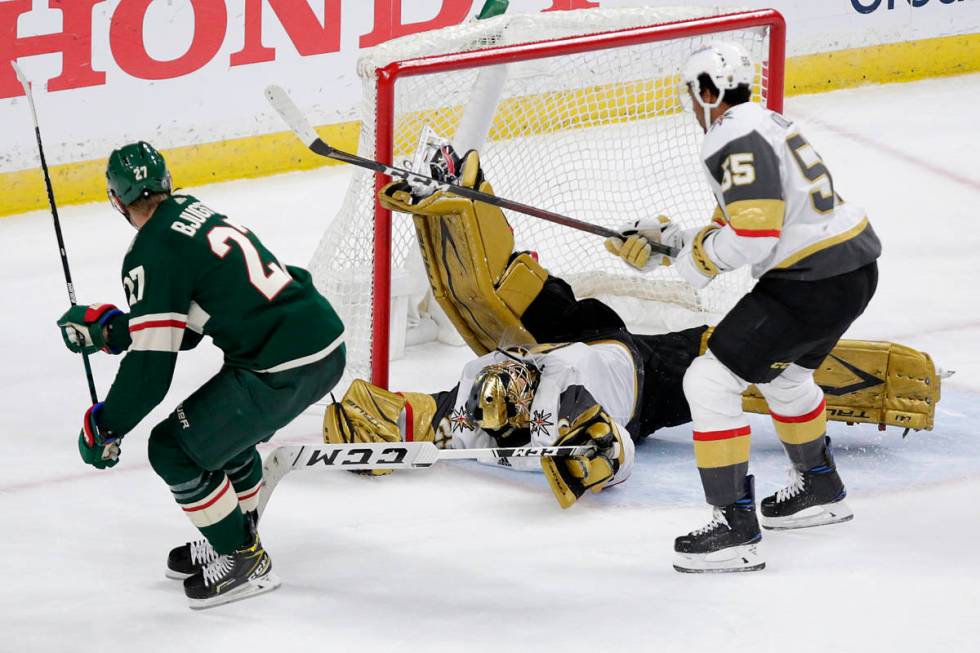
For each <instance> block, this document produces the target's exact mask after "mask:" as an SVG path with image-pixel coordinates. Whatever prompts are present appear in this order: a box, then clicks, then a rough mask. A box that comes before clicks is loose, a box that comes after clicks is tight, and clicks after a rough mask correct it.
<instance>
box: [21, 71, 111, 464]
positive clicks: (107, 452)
mask: <svg viewBox="0 0 980 653" xmlns="http://www.w3.org/2000/svg"><path fill="white" fill-rule="evenodd" d="M10 65H11V66H13V68H14V74H16V75H17V80H18V81H19V82H20V85H21V86H23V87H24V95H26V96H27V103H28V105H29V106H30V108H31V117H32V118H33V119H34V136H35V138H36V139H37V151H38V153H39V154H40V155H41V170H42V171H43V172H44V185H45V186H46V187H47V191H48V204H49V205H50V206H51V220H52V221H53V222H54V235H55V237H56V238H57V239H58V251H59V253H60V254H61V267H62V269H63V270H64V271H65V285H67V286H68V301H69V302H71V305H72V306H74V305H76V304H77V303H78V301H77V300H76V299H75V284H74V283H72V280H71V270H70V269H69V267H68V252H67V251H66V250H65V239H64V236H62V234H61V219H60V218H59V217H58V205H57V204H55V201H54V186H52V185H51V175H50V173H49V172H48V162H47V159H45V157H44V144H43V143H42V142H41V126H40V123H39V122H38V120H37V109H36V108H35V107H34V94H33V93H32V92H31V83H30V82H29V81H28V80H27V76H26V75H24V71H22V70H21V69H20V66H18V65H17V62H16V61H11V62H10ZM79 339H81V338H80V336H79ZM82 364H83V365H84V366H85V380H86V381H87V382H88V394H89V397H90V398H91V399H92V405H95V404H97V403H99V395H98V392H96V390H95V378H94V377H93V376H92V364H91V363H90V362H89V360H88V354H87V353H85V351H82ZM102 457H103V458H106V459H109V458H118V457H119V445H118V444H116V443H115V442H112V443H109V444H107V445H106V446H105V449H104V451H103V454H102Z"/></svg>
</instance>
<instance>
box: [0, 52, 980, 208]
mask: <svg viewBox="0 0 980 653" xmlns="http://www.w3.org/2000/svg"><path fill="white" fill-rule="evenodd" d="M977 71H980V34H967V35H963V36H950V37H943V38H935V39H925V40H921V41H911V42H907V43H894V44H886V45H879V46H869V47H865V48H854V49H850V50H839V51H835V52H825V53H818V54H811V55H803V56H798V57H791V58H789V59H788V60H787V62H786V95H788V96H789V95H801V94H805V93H822V92H826V91H832V90H837V89H842V88H852V87H855V86H861V85H864V84H880V83H890V82H905V81H913V80H917V79H924V78H927V77H940V76H947V75H959V74H964V73H971V72H977ZM647 84H649V86H647V88H637V89H634V90H633V91H634V92H633V93H630V95H632V99H633V100H634V101H635V100H636V99H637V98H639V99H641V100H642V102H643V104H644V105H652V106H656V105H659V108H660V110H661V111H663V109H664V107H663V104H662V103H663V101H664V99H665V95H666V93H665V91H666V90H667V89H668V88H670V87H669V86H668V85H665V84H664V83H663V82H662V81H661V82H648V83H647ZM564 95H565V96H567V97H570V98H572V99H573V100H574V99H575V98H578V99H579V100H580V101H584V100H585V98H586V97H590V98H592V99H593V100H594V99H595V97H596V96H597V94H596V93H595V92H592V93H577V92H571V93H566V94H564ZM599 95H601V93H600V94H599ZM622 100H623V98H622V97H616V98H612V101H611V103H610V104H609V105H605V106H600V107H598V109H597V108H596V107H590V106H586V105H583V106H581V107H578V109H577V110H572V112H571V113H572V114H573V115H576V116H577V117H578V118H580V119H582V121H585V122H590V121H591V120H590V118H591V117H594V116H595V114H596V113H597V112H598V113H601V114H606V118H607V120H609V119H611V121H612V122H625V121H628V120H633V119H637V118H641V117H646V116H645V115H644V114H645V113H646V112H645V111H643V110H641V111H639V112H638V113H637V112H636V110H635V108H634V109H632V110H630V109H627V108H625V106H624V105H623V104H622ZM541 101H542V98H541V97H531V98H528V99H527V101H526V102H521V101H517V100H511V101H510V104H509V105H508V106H506V107H502V108H503V109H506V110H505V111H502V112H501V116H499V117H498V119H497V120H496V121H495V124H494V127H493V132H492V133H491V136H490V137H491V138H500V137H503V138H507V137H513V136H515V135H518V134H520V135H524V134H526V133H527V128H526V122H527V121H526V120H525V119H523V118H522V116H527V115H528V111H529V110H530V111H532V112H533V107H534V105H536V104H537V103H540V102H541ZM573 104H574V102H573ZM522 105H523V106H522ZM609 114H612V115H609ZM567 115H568V114H567V113H566V118H567ZM417 122H418V121H417V120H410V121H407V122H406V124H405V127H409V126H410V125H411V124H412V123H417ZM435 122H439V120H438V117H436V120H435ZM510 123H513V124H510ZM579 124H581V123H579ZM416 126H417V125H416ZM575 126H576V125H575V124H569V123H568V122H565V123H564V124H563V125H560V126H558V127H557V128H556V127H555V126H551V127H544V126H542V127H539V128H538V130H539V131H541V133H544V132H545V131H556V130H560V129H569V128H575ZM317 131H318V132H319V133H320V135H321V136H323V137H324V140H326V141H327V142H329V143H330V144H331V145H333V146H334V147H337V148H338V149H342V150H346V151H355V150H356V148H357V138H358V132H359V123H358V122H356V121H353V122H346V123H339V124H334V125H326V126H323V127H319V128H318V130H317ZM399 131H400V132H405V129H400V130H399ZM409 131H412V132H413V133H412V135H411V136H410V137H408V136H405V137H404V138H403V137H402V136H399V135H396V145H397V146H396V150H399V151H401V150H403V149H406V148H407V149H411V148H410V147H409V141H411V145H414V139H415V138H416V136H415V135H414V134H415V130H409ZM447 131H448V130H447ZM405 133H407V132H405ZM406 151H407V150H406ZM106 154H108V153H106ZM164 155H165V156H166V158H167V163H168V165H169V166H170V168H171V170H172V171H173V175H174V180H175V182H176V183H177V184H179V185H180V186H198V185H201V184H207V183H212V182H218V181H227V180H230V179H242V178H249V177H262V176H266V175H272V174H277V173H281V172H288V171H292V170H307V169H310V168H316V167H320V166H324V165H330V164H332V163H333V162H332V161H330V160H329V159H325V158H322V157H319V156H317V155H314V154H312V153H311V152H309V151H308V150H307V149H306V148H304V147H303V146H302V145H301V144H300V143H299V141H298V140H296V138H295V136H293V135H292V133H289V132H279V133H275V134H266V135H261V136H250V137H245V138H236V139H230V140H226V141H218V142H214V143H202V144H200V145H191V146H185V147H178V148H173V149H167V150H164ZM105 162H106V160H105V159H96V160H91V161H81V162H78V163H68V164H63V165H56V166H52V167H51V178H52V183H53V185H54V189H55V198H56V200H57V202H58V205H59V206H64V205H69V204H83V203H86V202H93V201H101V200H104V199H105V179H104V175H105ZM0 202H2V203H0V217H2V216H5V215H13V214H17V213H23V212H25V211H31V210H36V209H43V208H46V207H47V205H48V202H47V194H46V192H45V189H44V180H43V177H42V175H41V171H40V169H39V168H31V169H28V170H18V171H14V172H6V173H0Z"/></svg>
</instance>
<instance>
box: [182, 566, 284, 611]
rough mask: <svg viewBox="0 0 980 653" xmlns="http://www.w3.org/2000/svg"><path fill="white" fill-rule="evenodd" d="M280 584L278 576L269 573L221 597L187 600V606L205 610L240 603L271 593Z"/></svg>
mask: <svg viewBox="0 0 980 653" xmlns="http://www.w3.org/2000/svg"><path fill="white" fill-rule="evenodd" d="M281 584H282V580H280V579H279V577H278V576H276V575H275V574H274V573H272V572H271V571H270V572H269V573H268V574H266V575H265V576H263V577H262V578H257V579H255V580H253V581H250V582H249V583H247V584H245V585H242V586H241V587H237V588H235V589H233V590H232V591H230V592H228V593H227V594H222V595H221V596H215V597H213V598H210V599H192V598H188V599H187V605H188V606H190V608H191V609H192V610H205V609H207V608H213V607H216V606H219V605H224V604H225V603H233V602H234V601H241V600H242V599H247V598H250V597H253V596H256V595H257V594H264V593H265V592H271V591H272V590H274V589H276V588H277V587H279V585H281Z"/></svg>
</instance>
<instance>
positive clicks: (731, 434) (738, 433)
mask: <svg viewBox="0 0 980 653" xmlns="http://www.w3.org/2000/svg"><path fill="white" fill-rule="evenodd" d="M743 435H752V429H751V428H749V425H748V424H746V425H745V426H739V427H738V428H735V429H728V430H725V431H695V432H694V439H695V440H697V441H698V442H712V441H714V440H731V439H732V438H740V437H742V436H743Z"/></svg>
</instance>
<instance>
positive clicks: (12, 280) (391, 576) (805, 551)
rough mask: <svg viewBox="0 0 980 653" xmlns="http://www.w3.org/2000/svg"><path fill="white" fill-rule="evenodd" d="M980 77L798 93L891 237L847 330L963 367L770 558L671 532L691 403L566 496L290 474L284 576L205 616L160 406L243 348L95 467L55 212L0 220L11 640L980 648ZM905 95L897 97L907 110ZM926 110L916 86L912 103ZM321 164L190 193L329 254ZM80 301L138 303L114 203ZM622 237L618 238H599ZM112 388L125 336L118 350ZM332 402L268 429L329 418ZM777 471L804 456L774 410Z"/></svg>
mask: <svg viewBox="0 0 980 653" xmlns="http://www.w3.org/2000/svg"><path fill="white" fill-rule="evenodd" d="M978 92H980V75H972V76H965V77H958V78H953V79H946V80H932V81H926V82H917V83H911V84H901V85H891V86H880V87H871V88H865V89H856V90H851V91H841V92H837V93H830V94H824V95H815V96H805V97H799V98H790V99H789V100H788V102H787V108H786V113H787V115H789V116H790V117H792V118H795V119H798V120H799V121H800V122H801V126H802V127H803V129H804V130H805V133H806V134H807V137H808V138H809V139H810V140H811V141H812V142H813V143H814V144H815V146H816V147H818V148H819V151H820V153H821V155H822V156H823V158H824V159H825V160H826V161H827V163H828V166H829V167H830V168H831V169H832V170H833V173H834V179H835V182H836V183H837V184H838V185H839V187H840V192H841V194H842V195H843V196H844V197H846V198H847V199H848V200H849V201H853V202H857V203H860V204H862V205H863V206H865V207H866V208H867V209H868V210H869V213H870V216H871V218H872V220H873V222H874V225H875V228H876V230H877V231H878V233H879V234H880V235H881V237H882V241H883V243H884V255H883V258H882V260H881V265H880V267H881V281H880V284H879V289H878V294H877V296H876V297H875V298H874V300H873V301H872V304H871V306H870V307H869V309H868V311H867V312H866V313H865V314H864V315H863V316H862V317H861V318H860V319H859V320H858V321H857V323H855V325H854V327H853V328H852V330H851V331H850V332H849V334H848V335H849V336H852V337H858V338H880V339H893V340H896V341H898V342H902V343H904V344H907V345H911V346H914V347H919V348H922V349H924V350H926V351H928V352H929V353H930V354H932V355H933V357H934V358H935V359H936V361H937V362H938V363H939V364H940V365H942V366H944V367H946V368H952V369H956V370H957V374H956V376H954V377H953V378H952V379H950V380H949V381H948V382H947V383H946V384H945V386H944V392H943V400H942V402H941V403H940V405H939V408H938V413H937V420H936V429H935V431H933V432H931V433H921V434H912V435H910V436H909V437H908V438H907V439H906V440H901V439H900V437H899V433H898V431H896V430H891V431H888V432H886V433H878V432H877V431H876V430H875V429H874V428H873V427H868V426H864V427H856V428H846V427H844V426H843V425H832V426H831V435H832V437H834V443H835V447H836V452H837V460H838V462H839V464H840V467H841V471H842V474H843V476H844V479H845V481H846V482H847V484H848V488H849V490H850V496H849V498H848V501H849V502H850V504H851V506H852V507H853V508H854V510H855V514H856V517H855V520H854V521H853V522H851V523H848V524H842V525H838V526H831V527H827V528H824V529H809V530H805V531H799V532H791V533H772V534H766V535H765V539H764V541H763V544H762V546H763V547H764V549H763V551H764V553H765V555H766V557H767V562H768V568H767V569H766V570H765V571H763V572H760V573H755V574H737V575H724V576H710V577H705V576H702V577H692V576H688V575H680V574H677V573H675V572H674V571H673V570H672V569H671V567H670V561H671V551H670V549H671V543H672V539H673V537H675V536H676V535H679V534H681V533H683V532H686V531H687V530H689V529H691V528H694V527H697V526H700V525H701V524H702V523H703V522H704V520H705V519H706V518H707V510H706V509H705V508H704V507H703V506H702V503H701V502H702V500H703V499H702V496H701V489H700V486H699V484H698V480H697V472H696V470H695V467H694V461H693V456H692V455H691V448H690V431H689V429H688V428H686V427H679V428H676V429H671V430H668V431H666V432H664V433H662V434H660V436H659V437H657V438H656V439H651V440H648V441H647V442H645V443H644V444H643V445H642V446H640V447H639V448H638V450H637V467H636V470H635V472H634V475H633V477H632V478H631V479H630V480H629V481H628V482H627V483H626V484H624V485H622V486H620V487H618V488H616V489H614V490H610V491H609V492H605V493H603V494H601V495H598V496H587V497H585V498H583V499H582V501H581V502H580V503H579V504H577V505H576V506H574V507H573V508H572V509H570V510H567V511H562V510H560V509H559V508H558V507H557V504H556V503H555V501H554V499H553V497H552V496H551V494H550V492H549V490H548V489H547V486H546V483H545V481H544V479H543V478H542V477H541V476H540V475H536V474H520V473H512V472H508V471H506V470H498V469H493V468H487V467H483V466H479V465H470V464H449V465H446V466H442V467H439V468H436V469H433V470H431V471H418V472H409V473H403V474H393V475H391V476H389V477H384V478H376V479H368V478H364V477H359V476H353V475H348V474H333V475H316V474H312V473H307V474H296V475H292V476H289V477H287V478H286V479H285V480H284V481H283V483H282V484H281V485H280V487H279V488H278V489H277V490H276V494H275V495H274V497H273V498H272V501H271V503H270V505H269V512H268V514H267V516H266V518H265V521H264V522H263V525H262V533H263V541H264V542H265V544H266V546H267V547H268V549H269V551H270V553H271V555H272V557H273V559H274V561H275V567H276V571H277V573H278V574H279V575H280V576H281V577H282V578H283V586H282V588H280V589H279V590H277V591H276V592H274V593H271V594H267V595H265V596H262V597H257V598H255V599H250V600H248V601H243V602H240V603H234V604H230V605H226V606H222V607H219V608H215V609H213V610H208V611H204V612H192V611H190V610H189V609H187V607H186V606H185V604H184V599H183V597H182V595H181V590H180V587H179V584H178V583H175V582H173V581H169V580H166V579H165V578H164V577H163V566H164V561H165V557H166V552H167V550H168V549H169V548H170V547H171V546H174V545H176V544H179V543H181V542H183V541H184V540H185V539H189V538H192V537H195V534H194V530H193V529H192V528H191V527H190V525H189V523H188V522H187V520H186V519H185V518H184V517H183V515H181V514H180V511H179V510H177V509H176V508H175V506H174V504H173V502H172V500H171V499H170V495H169V492H168V491H167V488H166V487H165V486H164V484H163V483H162V482H161V481H160V480H159V479H158V478H157V477H156V476H155V475H154V474H153V472H152V471H151V470H150V468H149V466H148V464H147V462H146V437H147V434H148V432H149V430H150V428H151V426H152V425H153V424H155V423H156V421H157V420H159V419H161V418H163V417H164V415H165V414H166V412H167V411H169V410H172V409H173V407H174V406H175V405H176V404H177V403H178V402H179V401H180V399H181V398H183V397H184V396H186V395H187V394H188V393H189V392H191V391H192V390H193V389H194V388H196V387H197V386H198V385H199V384H200V383H202V382H203V381H205V380H206V379H207V378H208V377H209V376H210V375H211V374H212V373H213V372H214V370H215V369H216V368H217V366H218V365H219V363H220V355H219V353H218V352H217V350H215V349H214V347H212V346H210V345H209V344H207V343H205V344H202V345H201V346H200V347H198V349H197V350H195V351H193V352H186V353H182V354H181V356H180V361H179V363H178V366H177V375H176V378H175V381H174V385H173V388H172V389H171V392H170V394H169V395H168V396H167V398H166V399H165V401H164V402H163V404H162V405H161V408H160V409H158V410H157V411H154V413H153V414H152V415H151V416H150V417H149V418H148V419H147V420H146V421H144V423H143V424H142V425H141V426H140V427H138V428H137V429H136V430H135V431H134V432H133V433H132V434H130V435H128V436H127V437H126V440H125V441H124V443H123V457H122V462H121V463H120V465H118V466H117V467H116V468H114V469H112V470H110V471H108V472H99V471H94V470H91V469H89V468H87V467H85V466H84V465H83V464H82V463H81V461H80V460H79V459H78V453H77V451H76V444H75V440H76V437H77V433H78V429H79V427H80V422H81V415H82V412H83V411H84V409H85V408H86V394H87V393H86V391H85V386H84V380H83V377H82V371H81V365H80V362H79V361H78V358H77V357H75V356H73V355H71V354H69V353H68V352H67V351H65V350H64V348H63V345H62V343H61V339H60V336H59V335H58V332H57V329H56V328H55V326H54V320H55V319H56V318H57V316H58V315H59V314H60V313H61V311H62V310H63V308H64V307H65V305H66V304H67V301H66V293H65V288H64V282H63V279H62V273H61V269H60V265H59V264H58V259H57V253H56V251H55V245H54V237H53V234H52V233H51V226H50V223H49V221H48V220H47V219H45V217H46V216H45V215H44V213H43V212H35V213H32V214H24V215H21V216H15V217H11V218H8V219H4V220H2V221H0V294H2V296H3V297H5V298H7V299H8V302H10V303H11V305H14V304H13V302H16V304H15V306H16V311H15V312H12V313H10V314H9V315H8V317H7V319H5V320H4V321H3V322H2V326H0V329H2V331H0V360H3V361H4V365H3V366H0V383H2V387H3V390H4V393H3V397H4V400H3V410H2V411H0V433H2V434H3V435H4V436H5V439H4V442H5V443H6V447H5V448H4V465H3V469H4V474H3V478H2V479H0V523H3V525H4V528H3V534H4V539H3V544H4V555H3V556H0V578H3V583H2V584H0V614H3V626H4V627H3V630H2V633H0V651H12V652H13V651H16V652H18V653H20V652H21V651H27V652H31V653H34V652H44V653H47V652H56V651H57V652H60V651H71V652H72V653H88V652H93V653H95V652H98V653H132V652H133V651H134V650H139V651H147V652H153V653H155V652H161V653H164V652H166V653H172V652H173V651H181V652H183V653H199V652H200V653H215V652H217V651H222V652H223V651H273V650H274V651H284V652H286V651H288V652H292V651H303V652H309V651H319V650H331V651H352V650H353V651H365V652H367V651H418V650H421V651H427V652H429V651H431V652H441V651H462V650H465V651H501V650H508V651H511V650H513V651H550V650H557V649H559V648H560V650H562V651H589V652H595V651H614V652H616V651H622V652H626V651H657V652H666V653H670V652H673V651H678V652H680V651H684V652H688V651H712V650H723V651H731V652H741V651H751V652H752V653H765V652H768V651H772V652H773V653H785V652H786V651H794V652H799V653H809V652H814V653H827V652H828V651H847V652H850V651H889V652H890V653H906V652H908V653H911V652H919V651H973V650H975V648H976V642H977V641H980V622H978V620H977V618H976V616H977V610H976V606H977V605H978V601H980V559H978V557H977V555H976V546H975V543H976V542H977V541H978V539H980V519H978V518H977V514H978V511H977V507H976V506H977V498H978V497H980V438H978V435H977V428H976V425H977V423H978V421H980V345H978V343H980V287H978V286H977V285H976V284H974V283H970V282H969V280H970V279H972V276H973V272H974V269H975V265H976V252H977V251H978V249H980V232H978V231H977V230H976V229H975V221H976V218H975V213H976V212H975V210H974V207H975V206H976V205H977V202H978V200H980V177H978V175H977V172H976V169H975V166H973V163H972V162H973V160H974V155H975V151H974V150H975V144H973V143H971V142H970V141H969V139H964V138H963V133H962V129H961V127H960V126H959V125H958V124H957V123H955V122H952V121H949V120H946V117H947V116H948V115H949V114H952V115H964V114H966V113H967V112H968V111H969V110H971V107H972V104H971V98H973V97H976V95H977V93H978ZM896 106H901V107H905V108H906V109H903V110H901V111H896V110H895V107H896ZM908 107H912V108H913V110H907V109H908ZM348 174H349V173H348V171H344V170H336V169H333V170H330V169H323V170H317V171H313V172H309V173H302V174H291V175H284V176H279V177H272V178H267V179H262V180H252V181H238V182H232V183H227V184H221V185H215V186H210V187H203V188H200V189H194V192H195V193H196V194H198V195H199V196H200V197H201V198H202V199H204V200H205V201H206V202H208V203H209V204H212V205H213V206H214V207H215V208H217V209H219V210H221V211H224V212H226V213H228V214H229V215H230V216H232V217H233V218H234V219H236V220H239V221H241V222H242V223H243V224H246V225H249V226H250V227H252V228H253V229H254V230H255V231H256V233H257V234H258V235H259V236H260V237H261V238H262V239H263V241H264V242H265V243H266V244H267V245H268V246H269V247H270V249H271V250H272V251H274V252H276V253H277V255H278V256H279V257H280V258H281V259H282V260H283V261H284V262H289V263H301V264H302V262H304V261H306V260H307V259H308V258H309V256H310V254H311V252H312V250H313V247H314V246H315V243H316V240H317V238H318V237H319V235H320V233H322V231H323V229H324V226H325V225H324V224H323V222H324V216H325V215H331V214H332V212H333V210H334V208H335V206H332V205H331V203H339V201H340V198H341V196H342V193H343V190H344V188H345V186H346V181H347V176H348ZM62 216H63V220H64V228H65V236H66V240H67V244H68V253H69V256H70V259H71V263H72V270H73V272H74V275H75V281H76V285H77V287H78V292H79V296H80V299H81V300H82V301H84V302H94V301H99V300H102V301H115V302H117V303H122V302H123V292H122V289H121V286H120V284H119V280H118V273H119V269H118V268H119V263H120V261H121V259H122V256H123V253H124V251H125V248H126V246H127V243H128V242H129V240H130V239H131V238H132V230H131V229H130V228H129V227H128V226H127V225H126V224H125V222H124V221H123V220H122V219H121V218H120V217H119V216H118V215H116V214H114V213H113V212H112V210H111V209H110V208H109V206H108V205H107V204H106V205H91V206H86V207H69V208H66V209H65V210H64V211H63V214H62ZM597 247H598V248H599V249H601V244H599V243H597ZM468 358H469V353H468V352H467V351H466V350H465V349H453V348H448V347H444V346H443V347H434V346H429V345H427V346H425V347H422V348H417V349H410V350H409V355H408V357H407V358H406V359H403V360H401V361H397V362H396V363H395V364H394V366H393V383H394V387H395V388H396V389H418V390H426V391H434V390H437V389H442V388H446V387H449V386H450V385H452V383H454V375H455V373H456V372H457V371H458V369H459V367H460V365H461V364H462V362H463V361H464V360H466V359H468ZM93 362H94V363H95V375H96V378H97V380H98V382H99V387H100V389H101V390H102V392H103V393H104V392H105V389H106V387H107V384H108V381H109V379H110V378H111V376H112V371H113V370H114V367H115V364H116V360H114V359H110V358H108V357H106V356H97V357H95V358H94V359H93ZM320 420H321V409H317V408H314V409H311V410H310V411H308V413H306V414H304V415H303V416H301V417H300V418H299V419H297V420H296V421H295V422H294V423H293V424H291V425H290V426H289V427H287V428H286V429H284V430H283V431H282V432H281V433H280V434H278V435H277V436H276V437H275V438H274V440H273V443H274V444H276V443H278V444H285V443H290V442H311V441H315V440H316V439H317V438H318V433H319V429H320ZM753 426H754V428H753V431H754V433H755V437H754V441H753V458H752V470H753V472H754V473H755V474H756V475H757V479H758V492H759V494H760V495H764V494H766V493H769V492H771V491H773V490H774V489H775V488H776V487H778V486H779V485H781V484H782V482H783V478H782V467H783V464H784V457H783V454H782V452H781V450H780V445H779V443H778V441H777V440H776V438H775V436H774V435H773V433H772V432H771V429H770V428H769V426H768V425H767V424H766V420H764V419H763V418H761V417H755V418H753Z"/></svg>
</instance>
